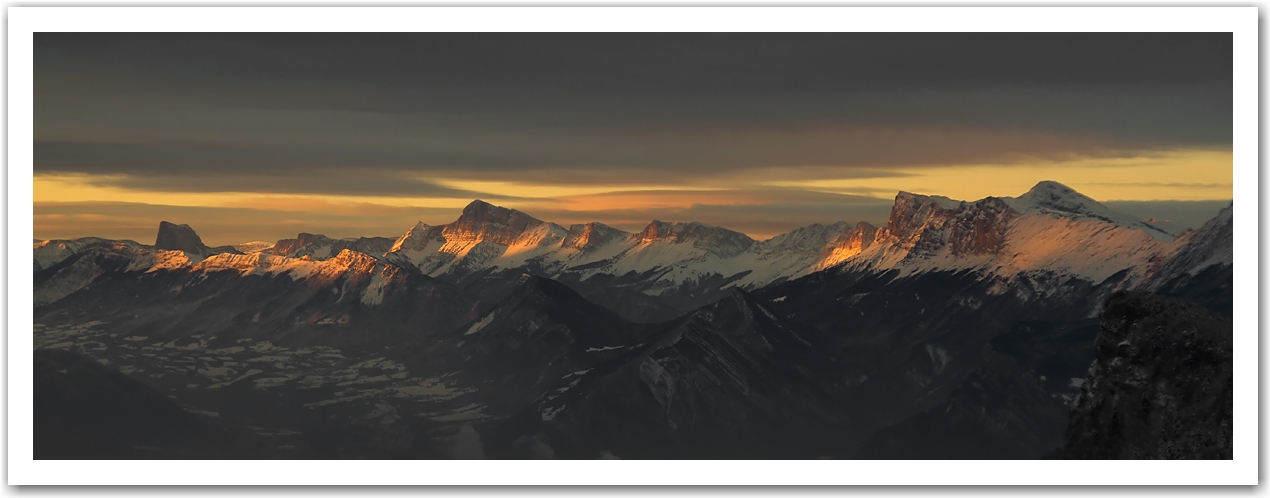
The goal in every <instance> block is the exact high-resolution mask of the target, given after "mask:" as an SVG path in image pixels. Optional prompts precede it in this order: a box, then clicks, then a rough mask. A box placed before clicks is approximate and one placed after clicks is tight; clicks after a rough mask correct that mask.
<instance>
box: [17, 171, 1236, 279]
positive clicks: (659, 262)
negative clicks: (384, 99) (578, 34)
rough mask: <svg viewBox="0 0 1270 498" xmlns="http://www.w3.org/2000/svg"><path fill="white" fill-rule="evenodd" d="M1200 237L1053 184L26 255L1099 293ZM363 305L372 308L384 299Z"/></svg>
mask: <svg viewBox="0 0 1270 498" xmlns="http://www.w3.org/2000/svg"><path fill="white" fill-rule="evenodd" d="M1225 216H1227V217H1229V212H1228V211H1227V212H1225ZM1197 233H1198V232H1197ZM1197 237H1200V235H1196V234H1195V233H1189V232H1188V234H1187V235H1184V236H1183V237H1180V238H1178V240H1177V241H1175V242H1172V243H1170V242H1169V241H1170V240H1172V235H1171V234H1168V233H1167V232H1165V231H1163V230H1160V229H1159V228H1157V227H1154V226H1151V225H1150V224H1147V223H1145V222H1142V221H1139V220H1136V219H1134V218H1133V217H1132V216H1128V215H1124V214H1121V213H1117V212H1115V211H1112V210H1110V209H1108V208H1106V207H1105V206H1103V205H1101V204H1099V203H1097V202H1096V201H1094V200H1092V199H1090V198H1088V197H1086V196H1084V195H1081V194H1079V193H1078V192H1076V191H1074V190H1072V189H1070V188H1068V187H1065V186H1063V185H1061V184H1058V183H1055V182H1048V181H1047V182H1041V183H1039V184H1037V185H1036V186H1035V187H1033V188H1032V189H1031V190H1029V191H1028V192H1027V193H1025V194H1023V195H1021V196H1019V197H1015V198H1009V197H988V198H984V199H980V200H978V201H973V202H967V201H958V200H953V199H949V198H947V197H940V196H927V195H919V194H913V193H909V192H900V193H899V194H898V195H896V197H895V204H894V205H893V207H892V210H891V215H890V217H889V219H888V222H887V224H886V225H885V226H883V227H880V228H879V227H874V226H872V225H870V224H868V223H857V224H850V223H846V222H838V223H833V224H828V225H823V224H813V225H808V226H805V227H802V228H799V229H796V230H793V231H791V232H788V233H785V234H781V235H778V236H776V237H773V238H771V239H768V240H764V241H755V240H753V239H751V238H750V237H748V236H746V235H745V234H742V233H739V232H734V231H731V230H728V229H726V228H722V227H716V226H711V225H706V224H704V223H699V222H665V221H660V220H654V221H652V222H651V223H649V224H648V225H647V226H646V227H645V228H644V229H643V230H641V231H639V232H636V233H628V232H625V231H622V230H619V229H616V228H613V227H609V226H607V225H604V224H602V223H594V222H593V223H586V224H575V225H571V226H569V227H568V228H565V227H563V226H561V225H557V224H555V223H551V222H546V221H542V220H538V219H536V218H534V217H532V216H529V215H528V214H525V213H522V212H520V211H517V210H514V209H508V208H503V207H499V206H494V205H491V204H489V203H486V202H483V201H479V200H477V201H474V202H472V203H471V204H469V205H468V206H467V207H466V208H465V209H464V210H463V214H462V215H461V216H460V217H459V218H458V219H457V220H456V221H454V222H453V223H449V224H445V225H427V224H424V223H418V224H416V225H415V226H414V227H411V228H410V229H409V230H407V231H406V232H405V233H404V234H402V235H401V236H400V237H398V238H397V239H396V240H390V239H387V238H360V239H352V238H349V239H331V238H328V237H324V236H321V235H312V234H305V233H302V234H300V235H299V236H298V237H297V238H296V239H283V240H282V241H279V242H278V243H277V244H274V245H273V246H272V247H270V248H268V249H264V248H261V247H258V246H259V244H256V245H254V246H249V245H247V244H244V245H242V249H248V250H247V251H242V250H241V249H238V248H237V247H235V249H238V250H235V251H233V253H221V254H212V255H210V256H207V257H206V258H204V257H203V256H202V255H199V254H186V253H184V252H182V251H175V252H172V251H167V252H164V251H160V250H157V249H154V248H153V247H151V246H144V245H141V244H138V243H136V242H131V241H110V240H106V239H91V238H90V239H78V240H75V241H56V240H52V241H44V242H39V243H36V244H34V246H35V258H34V259H35V261H34V265H35V271H37V272H38V271H41V270H42V269H46V268H50V267H52V266H53V265H56V264H57V263H58V262H60V261H63V260H65V259H66V258H68V257H70V256H71V255H74V254H78V253H82V252H85V251H97V252H99V253H102V252H110V253H113V254H116V255H118V256H120V257H126V258H128V259H130V260H131V261H130V263H129V264H128V265H127V266H126V267H127V269H128V271H157V270H158V269H177V268H188V269H189V270H190V271H222V270H237V271H239V272H241V273H243V274H245V275H246V274H271V275H276V274H287V275H290V276H292V277H293V278H309V277H311V276H321V275H327V274H331V275H334V274H338V273H339V272H347V271H353V267H354V266H357V267H358V268H359V269H357V270H356V271H359V272H372V271H381V272H382V271H383V268H385V265H387V266H399V267H409V268H417V269H418V270H420V271H422V272H423V273H425V274H427V275H430V276H433V277H438V278H443V279H448V280H450V281H452V282H459V281H462V280H463V279H464V278H466V277H467V276H469V275H479V274H484V273H486V272H490V271H494V272H500V271H515V272H518V273H527V274H534V275H539V276H543V277H549V278H564V279H574V280H580V281H586V280H588V279H591V278H595V277H598V276H602V275H603V276H608V277H613V278H617V277H620V278H622V279H623V280H622V281H623V282H625V283H624V285H637V286H638V288H639V289H640V290H642V291H643V292H645V293H647V294H651V295H661V294H666V293H668V292H671V291H677V290H683V289H691V288H692V287H693V286H695V285H700V284H702V283H703V282H707V281H708V282H712V283H711V284H710V285H713V286H718V287H719V288H727V287H738V288H742V289H754V288H759V287H763V286H766V285H770V284H772V283H774V282H779V281H782V280H786V279H793V278H798V277H801V276H804V275H807V274H810V273H813V272H817V271H822V270H826V269H829V268H835V267H838V268H843V269H856V270H865V271H883V270H891V269H898V270H900V273H901V274H914V273H922V272H927V271H938V270H965V269H972V270H979V271H982V272H984V273H985V274H990V275H998V276H1005V277H1009V276H1012V275H1015V274H1018V273H1021V272H1029V271H1047V272H1057V273H1060V274H1067V275H1070V276H1072V277H1074V278H1081V279H1086V280H1091V281H1095V282H1100V281H1102V280H1105V279H1106V278H1107V277H1109V276H1111V275H1114V274H1116V273H1119V272H1121V271H1124V270H1130V275H1129V278H1128V279H1127V281H1134V280H1135V279H1138V280H1140V279H1141V278H1142V277H1143V275H1145V274H1146V273H1148V272H1149V271H1155V270H1153V269H1158V268H1159V267H1160V266H1161V265H1162V263H1159V262H1160V261H1163V258H1164V257H1165V256H1167V255H1169V254H1174V253H1179V252H1180V251H1181V249H1180V247H1181V246H1182V245H1185V244H1187V243H1188V241H1193V240H1195V239H1196V238H1197ZM378 249H384V252H382V253H378ZM238 252H246V253H247V254H237V253H238ZM1218 252H1220V251H1218ZM1227 252H1229V251H1227ZM169 253H170V254H169ZM1206 254H1207V253H1206ZM1223 254H1224V253H1222V254H1217V253H1213V254H1212V255H1210V256H1211V258H1218V259H1220V258H1221V257H1224V256H1223ZM1195 257H1199V256H1195ZM1206 257H1209V256H1206ZM1211 258H1210V259H1211ZM1197 264H1206V263H1204V262H1199V263H1197ZM374 268H379V270H374ZM412 271H413V270H412ZM81 273H82V274H84V275H87V274H91V273H92V272H91V271H88V272H86V273H85V272H81ZM379 292H381V293H382V290H381V291H379ZM366 299H367V303H368V304H369V303H372V302H378V300H380V299H382V295H377V296H375V297H367V298H366Z"/></svg>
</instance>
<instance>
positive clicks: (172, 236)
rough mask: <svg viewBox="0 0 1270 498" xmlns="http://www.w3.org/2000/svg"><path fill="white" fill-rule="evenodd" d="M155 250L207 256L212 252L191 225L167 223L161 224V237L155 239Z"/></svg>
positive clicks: (162, 222)
mask: <svg viewBox="0 0 1270 498" xmlns="http://www.w3.org/2000/svg"><path fill="white" fill-rule="evenodd" d="M154 247H155V249H165V250H169V251H185V252H186V253H187V254H192V255H198V256H206V255H208V254H209V253H210V252H211V251H210V249H209V248H208V247H207V246H205V245H203V239H201V238H199V236H198V234H197V233H195V232H194V229H193V228H190V226H189V225H177V224H175V223H169V222H166V221H161V222H159V235H158V236H156V237H155V239H154Z"/></svg>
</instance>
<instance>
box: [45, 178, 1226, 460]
mask: <svg viewBox="0 0 1270 498" xmlns="http://www.w3.org/2000/svg"><path fill="white" fill-rule="evenodd" d="M1232 230H1233V224H1232V210H1231V208H1227V209H1225V210H1223V211H1222V212H1221V213H1220V214H1219V215H1218V216H1217V217H1215V218H1214V219H1213V220H1211V221H1209V222H1208V223H1207V224H1205V225H1204V226H1203V227H1201V228H1199V229H1197V230H1188V231H1186V232H1184V233H1181V234H1173V233H1170V232H1168V231H1166V230H1164V229H1161V228H1159V227H1157V226H1154V225H1152V224H1150V223H1147V222H1145V221H1142V220H1138V219H1135V218H1133V217H1131V216H1127V215H1124V214H1121V213H1117V212H1115V211H1112V210H1110V209H1108V208H1106V207H1105V206H1103V205H1101V204H1099V203H1098V202H1096V201H1094V200H1093V199H1090V198H1089V197H1086V196H1084V195H1082V194H1080V193H1078V192H1076V191H1075V190H1072V189H1071V188H1068V187H1066V186H1064V185H1061V184H1059V183H1055V182H1049V181H1046V182H1041V183H1039V184H1037V185H1036V186H1035V187H1034V188H1032V189H1031V190H1029V191H1028V192H1026V193H1024V194H1022V195H1020V196H1018V197H1014V198H1008V197H1001V198H996V197H989V198H985V199H981V200H978V201H973V202H967V201H955V200H951V199H948V198H946V197H940V196H930V195H918V194H912V193H907V192H900V193H899V194H898V195H897V196H896V198H895V204H894V206H893V208H892V211H891V215H890V218H889V220H888V222H887V223H886V225H885V226H881V227H874V226H872V225H870V224H868V223H863V222H861V223H848V222H839V223H834V224H831V225H821V224H814V225H809V226H806V227H802V228H799V229H796V230H794V231H791V232H789V233H786V234H782V235H779V236H776V237H773V238H771V239H768V240H762V241H756V240H754V239H752V238H750V237H748V236H746V235H745V234H742V233H739V232H735V231H731V230H728V229H726V228H722V227H715V226H710V225H706V224H702V223H698V222H664V221H659V220H654V221H652V222H651V223H649V224H648V225H647V226H646V227H645V228H644V229H643V230H641V231H639V232H635V233H631V232H626V231H622V230H619V229H616V228H613V227H610V226H607V225H604V224H602V223H598V222H593V223H587V224H576V225H571V226H568V227H565V226H562V225H558V224H555V223H551V222H547V221H542V220H539V219H536V218H534V217H532V216H530V215H529V214H526V213H522V212H520V211H516V210H513V209H507V208H503V207H498V206H494V205H491V204H488V203H486V202H483V201H479V200H478V201H473V202H472V203H471V204H469V205H468V206H467V207H466V208H464V210H463V213H462V214H461V215H460V216H459V218H458V219H457V220H455V221H454V222H452V223H449V224H445V225H426V224H423V223H419V224H417V225H415V226H414V227H411V228H410V229H408V230H407V231H405V233H403V234H402V235H401V236H399V237H397V238H395V239H393V238H387V237H362V238H351V239H333V238H329V237H325V236H322V235H314V234H308V233H301V234H299V235H298V236H297V237H296V238H294V239H284V240H280V241H278V242H277V243H274V244H268V243H259V242H254V243H246V244H238V245H234V246H221V247H208V246H206V245H204V244H203V243H202V241H201V239H200V238H199V237H198V235H197V234H196V233H195V231H194V230H193V229H191V228H190V227H188V226H185V225H177V224H172V223H168V222H163V223H161V224H160V227H159V233H158V235H157V237H156V241H155V244H154V245H144V244H140V243H137V242H133V241H116V240H107V239H100V238H84V239H74V240H48V241H39V242H36V243H35V244H34V258H33V259H34V271H35V289H34V301H35V323H36V326H35V334H36V337H37V341H36V344H37V348H40V349H59V350H66V351H71V352H74V353H77V354H80V355H83V356H85V357H87V358H89V359H91V360H96V361H97V362H98V363H100V364H102V365H103V366H108V367H113V368H116V369H118V372H122V373H123V374H125V375H128V376H129V377H130V378H132V379H134V380H135V381H137V382H139V383H141V384H143V385H145V386H147V387H148V388H151V389H154V390H157V391H158V392H161V393H163V395H165V396H168V397H169V398H170V399H172V400H173V403H176V404H179V405H181V406H184V407H185V409H186V410H188V411H189V413H191V414H194V416H195V417H196V418H197V417H202V419H205V420H202V422H205V423H206V424H207V425H210V426H212V427H215V428H217V430H219V431H221V432H222V433H225V434H234V435H236V436H235V437H238V438H241V439H242V441H240V442H239V443H238V444H237V446H235V447H236V448H246V449H244V450H241V451H246V452H248V454H250V455H253V456H254V457H259V458H452V457H458V458H472V457H491V458H822V457H830V458H1040V457H1043V456H1046V455H1049V454H1051V453H1052V452H1053V451H1055V450H1056V449H1057V448H1059V447H1060V446H1061V445H1062V444H1063V438H1064V433H1065V430H1066V428H1067V421H1068V412H1069V411H1070V410H1071V408H1070V406H1071V404H1072V403H1073V401H1074V400H1076V399H1077V398H1078V397H1079V396H1080V395H1081V393H1082V385H1083V384H1084V380H1085V379H1086V377H1087V371H1089V368H1090V365H1091V364H1092V363H1093V362H1094V360H1095V343H1096V342H1097V341H1096V338H1097V337H1098V334H1099V325H1098V323H1099V316H1100V313H1101V312H1102V311H1103V310H1102V306H1103V303H1104V302H1106V300H1107V299H1108V297H1110V296H1112V295H1113V294H1115V293H1117V292H1121V291H1146V292H1153V293H1157V294H1160V295H1163V296H1168V297H1170V298H1174V299H1178V300H1182V301H1186V302H1190V303H1193V304H1194V305H1197V306H1201V307H1204V308H1205V309H1207V310H1209V311H1210V312H1212V313H1215V314H1216V315H1219V316H1227V317H1228V316H1230V315H1231V314H1232V313H1233V312H1232V302H1233V301H1232V299H1231V293H1232V292H1231V280H1232V275H1233V270H1232V267H1233V259H1232V255H1233V249H1232V245H1231V244H1232V240H1233V237H1232ZM59 361H65V362H70V361H72V360H69V359H65V360H59ZM103 375H104V374H103ZM55 385H61V384H55ZM207 414H214V415H207ZM63 423H66V422H63ZM58 444H67V443H65V442H64V441H60V440H59V443H58ZM116 444H119V445H122V446H121V447H122V448H123V449H121V450H120V452H119V454H121V455H123V454H127V455H135V454H136V453H137V451H138V450H137V449H136V448H134V446H138V445H140V446H144V447H151V446H155V443H153V442H148V443H145V444H140V443H137V444H131V443H127V442H122V443H116ZM183 444H184V443H183ZM159 446H162V445H159ZM180 448H181V451H175V450H163V451H160V452H159V453H156V454H164V455H166V454H185V453H182V452H184V451H186V450H185V449H184V448H185V447H184V446H182V447H180ZM93 451H94V453H93V454H94V455H100V454H102V452H103V451H105V450H103V449H102V448H101V447H100V445H98V446H96V447H94V449H93ZM156 451H158V450H156ZM222 451H223V450H222ZM253 452H254V453H253ZM47 453H48V454H58V455H63V454H67V450H65V449H64V448H62V449H56V450H49V451H47ZM70 453H72V454H73V451H72V452H70Z"/></svg>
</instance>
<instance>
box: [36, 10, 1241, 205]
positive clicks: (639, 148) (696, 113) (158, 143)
mask: <svg viewBox="0 0 1270 498" xmlns="http://www.w3.org/2000/svg"><path fill="white" fill-rule="evenodd" d="M1231 83H1232V39H1231V36H1230V35H1229V34H1224V33H1164V34H1153V33H1125V34H1115V33H1112V34H1106V33H1022V34H1020V33H999V34H991V33H989V34H974V33H969V34H955V33H950V34H906V33H813V34H795V33H722V34H673V33H672V34H641V33H590V34H588V33H578V34H551V33H521V34H499V33H418V34H412V33H403V34H335V33H322V34H253V33H230V34H171V33H153V34H114V33H38V34H36V38H35V111H36V112H35V133H36V151H35V159H36V162H35V168H36V172H37V173H54V172H65V173H72V172H84V173H119V174H126V175H133V176H138V177H145V178H144V179H139V180H127V182H131V183H128V184H130V185H135V186H145V187H146V188H155V189H166V190H174V191H182V190H195V191H206V190H207V189H208V188H209V186H211V185H225V187H224V188H229V187H232V186H233V185H232V182H225V181H223V180H224V179H225V178H230V176H229V175H237V176H235V177H237V178H242V179H243V180H242V182H243V184H244V185H248V184H252V182H256V183H255V184H256V185H275V184H277V183H278V182H276V181H274V180H272V179H276V178H285V177H287V176H293V175H308V176H310V177H311V178H309V179H307V180H306V181H305V182H304V183H303V184H302V185H301V186H296V185H290V187H293V189H294V188H299V189H302V190H307V191H312V192H320V193H330V192H337V191H340V190H341V189H346V188H347V189H350V193H357V194H366V193H368V191H380V192H383V194H382V195H407V193H408V192H416V191H415V190H413V189H415V188H417V189H418V190H417V192H418V195H438V196H449V195H455V196H460V195H467V193H466V192H461V191H460V192H447V191H446V189H444V188H443V187H440V186H437V185H432V184H429V183H428V182H427V179H428V177H430V176H436V177H456V176H458V177H468V178H481V179H503V180H521V179H525V178H530V179H535V178H537V179H539V180H540V181H546V182H551V181H565V182H567V179H568V178H574V177H575V176H574V175H572V174H571V173H574V172H593V171H597V170H603V171H606V172H607V173H605V175H603V176H604V177H605V178H606V179H607V181H610V182H612V183H617V184H630V183H638V182H646V181H648V180H649V179H650V178H655V179H657V180H658V181H661V182H671V183H673V182H677V181H681V182H698V181H700V180H701V178H702V177H707V178H708V177H710V176H711V175H726V174H732V173H735V172H738V171H742V170H746V169H752V168H772V167H812V166H815V167H822V168H823V167H825V166H830V167H835V168H839V169H840V170H841V173H838V175H839V177H859V176H862V175H867V174H868V172H869V171H872V172H873V173H875V174H884V173H880V172H884V171H885V170H886V169H887V168H892V167H895V166H930V167H938V166H942V165H949V164H965V163H986V162H1026V161H1031V160H1035V159H1038V158H1039V159H1048V160H1053V159H1067V158H1073V157H1122V156H1128V155H1136V154H1142V153H1150V152H1152V151H1160V150H1172V149H1178V148H1219V149H1225V148H1228V147H1229V144H1230V140H1231V129H1232V116H1231V102H1232V93H1231V87H1232V85H1231ZM349 169H356V170H359V171H366V172H368V173H367V174H366V175H364V176H365V177H367V178H368V179H367V180H365V181H362V182H358V181H350V179H349V178H348V176H349V175H347V174H344V175H341V174H339V173H338V171H340V170H349ZM212 171H214V172H215V174H211V173H209V172H212ZM588 174H590V175H594V174H593V173H588ZM403 177H410V178H413V179H412V180H410V181H406V182H399V181H397V180H398V179H400V178H403ZM209 178H219V179H221V180H218V181H209ZM121 181H124V180H121ZM227 183H228V184H227ZM284 183H285V182H284ZM287 187H288V185H279V186H278V188H287ZM217 188H221V187H217Z"/></svg>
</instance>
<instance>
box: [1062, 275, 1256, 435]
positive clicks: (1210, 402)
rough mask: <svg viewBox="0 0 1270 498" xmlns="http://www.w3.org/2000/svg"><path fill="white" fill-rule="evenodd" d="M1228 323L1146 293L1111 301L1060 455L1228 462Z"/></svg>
mask: <svg viewBox="0 0 1270 498" xmlns="http://www.w3.org/2000/svg"><path fill="white" fill-rule="evenodd" d="M1233 330H1234V329H1233V328H1232V325H1231V322H1230V320H1229V319H1227V318H1225V317H1222V316H1220V315H1217V314H1214V313H1212V312H1210V311H1208V310H1206V309H1203V308H1200V307H1198V306H1194V305H1191V304H1187V303H1185V302H1182V301H1178V300H1175V299H1170V298H1164V297H1160V296H1156V295H1153V294H1149V293H1138V292H1135V293H1124V292H1120V293H1116V294H1114V295H1113V296H1112V297H1111V298H1110V299H1108V301H1107V304H1106V306H1105V311H1104V312H1103V315H1102V320H1101V323H1100V325H1099V332H1098V340H1097V343H1096V345H1095V347H1096V349H1097V359H1096V360H1095V361H1094V363H1093V365H1092V366H1090V369H1089V376H1088V378H1087V379H1086V380H1085V384H1084V385H1083V386H1082V388H1081V394H1080V396H1079V397H1078V398H1077V399H1076V402H1075V404H1074V405H1073V406H1072V418H1071V423H1070V425H1069V426H1068V429H1067V438H1066V442H1065V444H1064V446H1063V447H1062V448H1061V449H1060V450H1059V451H1058V452H1057V453H1056V455H1055V456H1056V457H1057V458H1063V459H1229V458H1231V457H1232V453H1231V448H1232V438H1231V427H1232V426H1231V414H1232V411H1233V399H1234V398H1233V392H1232V390H1233V381H1232V370H1231V365H1232V363H1231V339H1232V332H1233Z"/></svg>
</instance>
